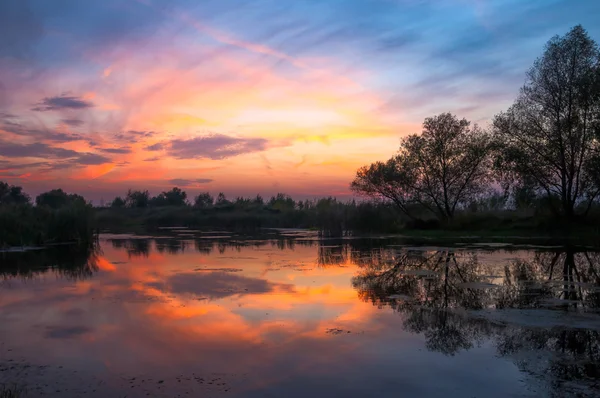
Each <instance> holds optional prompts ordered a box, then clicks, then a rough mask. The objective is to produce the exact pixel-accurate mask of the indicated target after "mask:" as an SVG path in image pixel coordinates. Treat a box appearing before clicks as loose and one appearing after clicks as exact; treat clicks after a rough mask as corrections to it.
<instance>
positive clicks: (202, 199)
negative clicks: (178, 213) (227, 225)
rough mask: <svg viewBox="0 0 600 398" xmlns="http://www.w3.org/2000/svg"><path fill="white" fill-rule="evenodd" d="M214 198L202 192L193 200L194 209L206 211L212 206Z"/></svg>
mask: <svg viewBox="0 0 600 398" xmlns="http://www.w3.org/2000/svg"><path fill="white" fill-rule="evenodd" d="M213 202H214V198H213V197H212V196H211V195H210V193H208V192H202V193H201V194H199V195H198V196H196V198H194V207H197V208H200V209H206V208H208V207H211V206H212V205H213Z"/></svg>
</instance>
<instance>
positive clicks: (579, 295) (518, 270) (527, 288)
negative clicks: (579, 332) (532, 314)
mask: <svg viewBox="0 0 600 398" xmlns="http://www.w3.org/2000/svg"><path fill="white" fill-rule="evenodd" d="M599 264H600V257H599V253H587V252H575V251H573V250H566V251H565V252H539V253H536V254H535V256H534V258H533V259H532V260H531V261H517V262H514V263H513V264H510V265H507V266H506V267H505V270H504V274H505V276H504V284H503V288H502V290H501V294H500V295H499V297H498V301H497V307H499V308H507V307H510V308H528V307H529V308H537V307H553V306H556V307H559V306H560V307H564V308H573V309H577V308H583V309H597V308H598V307H599V306H600V294H599V293H600V291H599V289H598V286H599V285H600V277H599Z"/></svg>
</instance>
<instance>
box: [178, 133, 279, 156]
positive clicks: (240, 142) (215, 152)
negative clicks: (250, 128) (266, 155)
mask: <svg viewBox="0 0 600 398" xmlns="http://www.w3.org/2000/svg"><path fill="white" fill-rule="evenodd" d="M267 143H268V142H267V140H265V139H264V138H238V137H232V136H228V135H224V134H212V135H206V136H201V137H196V138H191V139H189V140H182V139H176V140H173V141H171V146H170V148H169V150H168V153H169V155H171V156H173V157H175V158H178V159H194V158H209V159H224V158H228V157H232V156H237V155H242V154H245V153H251V152H260V151H264V150H265V149H267Z"/></svg>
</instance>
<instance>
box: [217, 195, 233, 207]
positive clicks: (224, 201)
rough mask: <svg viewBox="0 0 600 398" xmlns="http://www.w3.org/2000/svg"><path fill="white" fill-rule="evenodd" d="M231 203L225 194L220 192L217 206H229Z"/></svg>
mask: <svg viewBox="0 0 600 398" xmlns="http://www.w3.org/2000/svg"><path fill="white" fill-rule="evenodd" d="M230 203H231V202H230V201H228V200H227V198H226V197H225V194H224V193H223V192H219V194H218V195H217V201H216V202H215V204H216V205H217V206H223V205H228V204H230Z"/></svg>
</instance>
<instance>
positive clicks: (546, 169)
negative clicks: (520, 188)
mask: <svg viewBox="0 0 600 398" xmlns="http://www.w3.org/2000/svg"><path fill="white" fill-rule="evenodd" d="M599 125H600V52H599V50H598V46H597V45H596V43H595V42H594V41H593V40H592V39H590V37H589V36H588V34H587V32H586V31H585V30H584V29H583V28H582V27H581V26H576V27H574V28H573V29H572V30H571V31H570V32H568V33H567V34H566V35H565V36H563V37H559V36H555V37H553V38H552V39H551V40H550V41H549V42H548V44H547V45H546V49H545V51H544V54H543V55H542V57H541V58H538V59H537V60H536V61H535V63H534V65H533V67H532V68H531V69H530V70H529V72H528V74H527V80H526V82H525V86H524V87H523V88H522V89H521V93H520V95H519V97H518V98H517V100H516V101H515V103H514V105H513V106H512V107H511V108H510V109H509V110H508V111H506V112H504V113H500V114H499V115H497V116H496V118H495V120H494V134H495V138H496V140H497V143H498V146H499V151H498V154H497V157H496V166H497V168H498V170H499V171H500V173H501V174H502V175H503V177H504V180H505V181H507V182H509V183H515V182H516V183H517V184H521V185H522V184H530V185H533V186H534V187H535V188H536V189H537V190H539V191H540V192H542V193H543V194H544V195H545V196H546V197H547V198H548V203H549V205H550V207H551V209H552V210H553V211H554V212H555V213H556V214H561V215H564V216H565V217H566V218H567V219H569V220H570V219H573V218H574V216H575V215H576V208H577V205H578V204H580V203H583V204H584V209H583V212H587V210H588V209H589V208H590V206H591V204H592V202H593V201H594V199H595V198H596V197H597V196H598V194H599V193H600V186H599V185H598V182H600V179H598V178H597V176H598V174H597V171H598V170H599V169H600V168H599V167H598V160H599V159H600V152H599V149H600V148H599V145H598V137H597V136H595V134H597V132H598V126H599Z"/></svg>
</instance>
